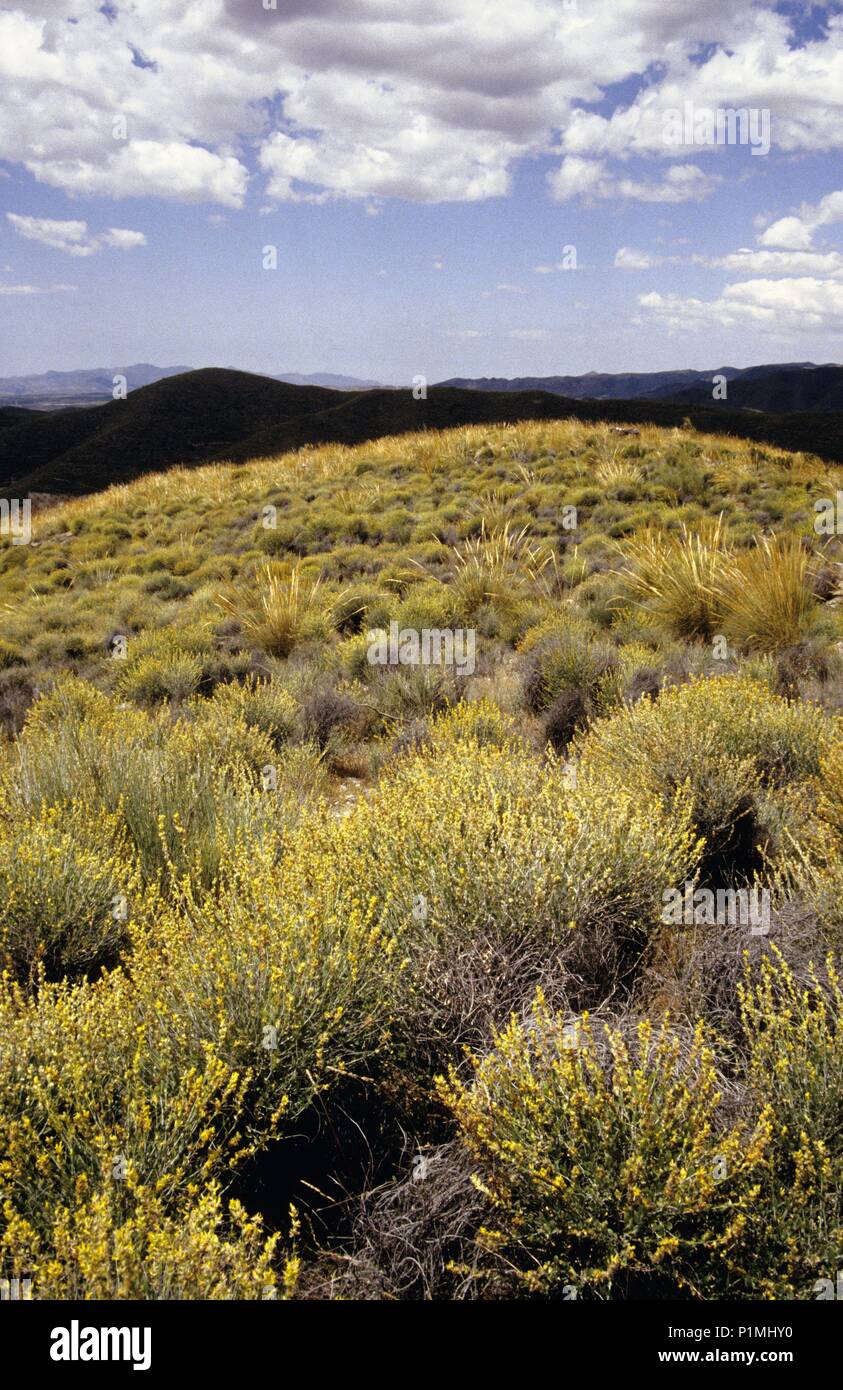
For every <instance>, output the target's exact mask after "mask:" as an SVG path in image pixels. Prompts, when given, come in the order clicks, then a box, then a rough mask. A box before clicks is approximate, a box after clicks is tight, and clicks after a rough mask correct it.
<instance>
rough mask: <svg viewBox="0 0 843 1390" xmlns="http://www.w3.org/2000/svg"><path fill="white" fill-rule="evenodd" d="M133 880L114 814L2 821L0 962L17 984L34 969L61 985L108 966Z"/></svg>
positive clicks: (53, 811)
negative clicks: (66, 977) (2, 961)
mask: <svg viewBox="0 0 843 1390" xmlns="http://www.w3.org/2000/svg"><path fill="white" fill-rule="evenodd" d="M136 879H137V871H136V868H135V866H134V864H133V862H132V858H131V855H130V854H129V853H128V849H127V846H126V845H125V843H121V835H120V826H119V817H118V816H117V815H111V816H104V815H101V814H97V813H96V812H92V811H91V810H90V809H89V808H87V807H85V806H82V805H76V806H72V807H69V808H62V809H61V810H60V809H59V808H57V807H51V808H43V809H42V810H41V811H40V812H39V813H38V814H36V815H34V816H32V817H20V816H19V815H17V816H7V817H4V820H3V823H2V826H0V957H2V958H4V959H5V963H6V966H7V967H8V968H10V969H11V970H12V972H13V974H14V975H15V976H16V977H17V978H18V979H21V980H27V979H31V978H32V977H33V974H34V973H35V972H36V971H37V970H38V969H39V968H40V969H43V971H44V973H45V975H46V977H47V978H48V979H60V978H62V977H63V976H68V977H74V976H76V975H79V974H83V973H86V972H89V971H93V970H95V969H96V968H98V967H99V966H101V965H105V964H109V963H112V962H113V961H114V959H115V958H116V956H117V953H118V951H119V949H120V947H121V946H122V945H123V944H124V943H125V941H126V938H127V927H126V918H127V915H128V904H129V902H130V900H131V898H132V896H133V894H134V893H135V892H136V890H137V883H136ZM124 905H125V906H124Z"/></svg>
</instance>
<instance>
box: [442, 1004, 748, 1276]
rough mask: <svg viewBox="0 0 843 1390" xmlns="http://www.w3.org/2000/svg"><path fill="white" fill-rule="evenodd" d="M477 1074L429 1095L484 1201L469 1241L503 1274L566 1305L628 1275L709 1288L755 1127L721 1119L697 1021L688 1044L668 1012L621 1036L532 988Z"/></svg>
mask: <svg viewBox="0 0 843 1390" xmlns="http://www.w3.org/2000/svg"><path fill="white" fill-rule="evenodd" d="M472 1070H473V1074H472V1076H471V1077H470V1079H469V1080H468V1081H464V1080H462V1079H460V1077H459V1076H458V1075H457V1073H456V1071H454V1070H452V1071H451V1073H450V1076H449V1077H448V1078H447V1079H441V1080H440V1083H439V1091H440V1095H441V1097H442V1099H443V1101H444V1102H445V1104H446V1105H447V1106H448V1107H449V1109H450V1110H451V1112H452V1114H453V1116H454V1118H455V1120H456V1122H457V1125H458V1127H459V1134H460V1138H461V1140H462V1142H463V1143H464V1144H465V1145H466V1146H467V1148H468V1150H469V1152H470V1154H471V1156H472V1158H473V1160H474V1162H475V1163H476V1165H477V1171H476V1177H475V1182H476V1184H477V1186H478V1187H479V1188H480V1191H481V1192H482V1193H483V1194H484V1195H485V1196H486V1197H487V1199H488V1202H489V1205H490V1215H489V1219H488V1224H487V1225H485V1226H484V1227H483V1228H482V1230H481V1232H480V1236H479V1240H480V1244H481V1246H482V1247H484V1248H485V1249H486V1250H487V1251H488V1252H489V1255H490V1257H491V1258H490V1266H489V1267H490V1268H491V1269H494V1268H495V1267H496V1266H497V1267H498V1269H499V1277H500V1278H503V1271H504V1269H505V1270H507V1271H509V1273H510V1274H511V1276H512V1278H513V1279H514V1281H515V1284H516V1286H517V1285H519V1284H520V1285H521V1286H522V1287H523V1289H524V1290H525V1291H530V1292H534V1293H535V1292H541V1293H556V1294H560V1293H561V1292H562V1290H563V1289H564V1288H566V1287H567V1289H568V1290H570V1292H569V1294H568V1296H575V1297H576V1296H582V1295H583V1294H584V1293H588V1294H589V1295H591V1296H597V1297H609V1296H611V1295H612V1293H613V1292H621V1293H623V1292H628V1291H629V1289H630V1288H631V1287H634V1286H635V1281H636V1280H637V1281H638V1285H639V1287H643V1288H645V1289H646V1288H648V1287H649V1288H650V1289H652V1288H653V1287H658V1285H659V1281H663V1282H664V1283H666V1285H667V1286H668V1287H673V1288H674V1289H675V1290H682V1291H684V1292H685V1293H686V1294H687V1293H691V1294H696V1295H702V1296H709V1295H710V1294H711V1293H712V1292H713V1291H714V1286H715V1285H716V1282H717V1275H716V1270H717V1267H718V1265H719V1262H720V1260H721V1258H722V1253H723V1251H724V1249H728V1247H729V1244H730V1242H731V1241H732V1240H733V1239H734V1238H735V1234H736V1230H737V1229H740V1228H739V1227H738V1228H736V1227H735V1226H734V1222H735V1218H736V1217H737V1216H738V1214H739V1213H740V1212H742V1211H743V1210H744V1209H745V1208H746V1207H747V1206H748V1205H749V1204H750V1203H751V1200H752V1195H753V1192H754V1191H755V1190H756V1189H755V1188H753V1186H752V1185H751V1184H750V1183H749V1182H748V1179H749V1178H751V1177H752V1176H753V1174H754V1171H755V1169H756V1168H757V1167H758V1165H759V1163H760V1160H761V1158H762V1156H763V1150H764V1144H765V1141H766V1129H765V1127H764V1125H763V1124H762V1125H759V1126H758V1127H756V1128H755V1130H754V1131H753V1132H752V1133H748V1132H746V1130H745V1129H743V1128H742V1127H740V1126H729V1125H727V1124H726V1123H725V1122H724V1120H723V1117H722V1115H721V1112H720V1100H721V1095H720V1087H719V1084H718V1078H717V1070H716V1066H715V1060H714V1054H713V1051H712V1047H711V1042H710V1040H709V1038H708V1037H707V1035H706V1030H705V1028H704V1025H703V1024H699V1025H698V1027H697V1028H696V1030H695V1032H694V1033H693V1035H692V1036H691V1037H690V1038H688V1039H687V1040H683V1039H681V1038H680V1037H679V1036H678V1035H677V1034H676V1033H674V1032H673V1031H672V1030H671V1028H670V1024H669V1020H668V1018H667V1017H665V1018H664V1019H663V1020H662V1022H661V1023H658V1024H655V1023H653V1022H652V1021H651V1020H649V1019H643V1020H642V1021H641V1022H640V1023H639V1024H638V1025H637V1027H636V1028H635V1029H627V1030H626V1032H624V1031H622V1030H620V1029H616V1028H612V1027H609V1026H608V1025H604V1024H600V1023H597V1022H592V1021H591V1020H590V1019H589V1018H588V1016H587V1015H585V1016H582V1017H578V1018H575V1019H574V1020H573V1021H570V1022H566V1021H565V1019H564V1017H563V1016H561V1015H554V1014H552V1013H551V1012H550V1011H549V1010H548V1009H547V1007H546V1005H545V1004H544V1001H543V999H542V997H541V995H539V996H538V997H537V999H536V1001H535V1007H534V1011H533V1015H532V1017H531V1018H530V1019H529V1020H528V1021H526V1022H519V1021H518V1020H516V1019H513V1020H512V1021H511V1022H510V1024H509V1026H508V1027H507V1028H505V1029H504V1030H503V1031H502V1032H501V1033H499V1034H498V1035H497V1036H496V1037H495V1039H494V1047H493V1049H492V1051H491V1052H490V1053H489V1054H488V1055H487V1056H485V1057H474V1058H472ZM494 1257H498V1258H497V1259H495V1258H494ZM648 1281H649V1283H648Z"/></svg>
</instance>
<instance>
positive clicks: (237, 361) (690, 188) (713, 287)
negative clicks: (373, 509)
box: [0, 0, 843, 384]
mask: <svg viewBox="0 0 843 1390" xmlns="http://www.w3.org/2000/svg"><path fill="white" fill-rule="evenodd" d="M268 4H269V0H268ZM727 110H731V111H736V110H737V111H740V112H743V113H746V114H745V116H742V117H741V121H743V122H744V124H740V123H739V124H737V125H736V126H735V127H734V129H733V132H732V135H733V136H735V135H737V137H738V139H740V137H741V133H743V136H744V138H745V143H743V144H741V143H728V142H727V143H723V144H710V143H706V136H705V132H706V129H707V128H708V127H707V125H706V122H707V121H709V120H711V121H713V120H714V119H715V118H716V114H717V113H718V112H723V111H727ZM677 113H679V118H680V120H681V121H682V122H683V123H684V124H683V137H682V143H680V144H676V143H672V142H671V139H670V138H669V137H668V134H667V132H668V131H669V129H671V126H670V122H671V121H672V120H675V119H676V117H677ZM688 113H690V115H689V114H688ZM753 119H754V121H755V125H754V126H753V125H752V124H751V121H752V120H753ZM766 120H769V128H768V129H769V151H767V149H766V142H765V141H764V140H763V139H762V136H763V132H764V130H765V129H767V127H765V124H764V123H765V121H766ZM686 136H687V137H689V138H686ZM753 143H755V145H756V146H757V147H758V148H759V149H760V148H762V147H763V148H764V153H756V154H754V153H753V152H752V144H753ZM841 146H843V14H842V13H841V7H840V6H839V5H837V4H827V5H821V6H803V5H799V4H787V5H780V6H773V5H770V4H766V3H759V4H755V5H752V4H744V5H742V6H740V7H736V6H735V5H734V3H733V0H729V2H728V3H727V0H701V3H698V4H696V5H694V6H689V5H687V3H685V0H577V3H576V4H566V3H565V0H552V3H551V2H550V0H522V2H521V3H520V4H519V5H518V6H513V5H512V3H511V0H506V3H503V0H489V3H486V2H485V0H424V2H423V3H422V0H405V3H403V4H402V5H400V6H399V5H397V4H395V3H385V0H308V2H307V3H303V0H278V8H277V9H276V11H274V12H273V11H272V10H271V8H269V7H265V5H264V0H126V3H121V0H112V3H111V5H110V6H107V7H103V5H102V4H101V3H96V0H49V3H47V0H17V2H15V0H12V3H9V2H8V0H6V4H5V5H0V171H2V174H3V176H2V177H0V319H2V330H0V373H2V374H3V375H11V374H14V373H17V372H33V371H44V370H48V369H59V370H62V369H69V368H72V367H78V366H99V365H106V366H117V365H126V364H128V363H131V362H135V361H152V362H156V363H159V364H162V365H169V364H174V363H185V364H189V365H193V366H203V365H218V366H237V367H241V368H244V369H248V370H253V371H270V372H280V371H285V370H288V371H301V372H311V371H335V372H347V373H351V374H354V375H358V376H364V377H371V378H375V379H377V380H380V381H384V382H391V383H396V384H405V383H407V382H409V381H410V380H411V378H412V377H413V376H414V375H416V374H418V373H422V374H424V375H425V376H427V377H428V379H429V380H431V381H435V380H437V379H441V378H443V377H446V376H451V375H468V376H480V375H503V376H517V375H551V374H562V373H569V372H570V373H573V372H584V371H589V370H598V371H630V370H640V371H647V370H659V369H665V368H669V367H677V366H688V367H698V368H703V367H715V366H720V365H723V364H731V365H735V366H746V365H750V364H751V363H753V362H761V361H776V360H807V359H811V360H814V361H834V360H841V359H843V350H841V334H843V163H841V157H840V151H841ZM266 246H274V247H276V248H277V269H265V268H264V266H263V264H262V262H263V259H264V257H263V249H264V247H266ZM566 247H567V248H574V255H575V259H576V266H575V268H574V267H573V266H571V265H570V262H571V260H572V255H571V252H570V249H569V251H568V252H567V253H566V251H565V248H566ZM566 261H567V262H568V263H569V264H568V267H567V268H559V267H560V266H563V265H564V264H565V262H566Z"/></svg>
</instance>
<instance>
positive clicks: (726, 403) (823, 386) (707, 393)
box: [0, 362, 843, 414]
mask: <svg viewBox="0 0 843 1390" xmlns="http://www.w3.org/2000/svg"><path fill="white" fill-rule="evenodd" d="M192 370H193V368H191V367H184V366H182V367H156V366H154V365H153V364H152V363H150V362H136V363H135V364H134V365H133V366H131V367H91V368H85V369H80V370H78V371H72V372H45V373H43V374H42V375H40V376H39V375H34V376H14V377H0V407H1V406H12V405H13V406H21V407H23V408H25V409H28V410H60V409H66V408H67V407H69V406H81V405H85V406H92V405H103V404H105V403H106V402H108V401H110V400H112V398H113V397H112V391H113V384H114V378H115V376H124V377H125V378H126V384H127V388H128V390H129V391H130V392H131V391H136V390H138V389H139V388H140V387H142V386H151V385H153V384H154V383H155V382H156V381H163V380H165V379H166V378H168V377H173V376H181V375H184V374H185V373H188V372H190V371H192ZM223 370H226V371H229V370H230V371H234V370H236V369H235V368H225V369H223ZM264 375H265V377H266V379H268V380H270V381H281V382H286V383H288V384H289V385H291V386H322V387H325V388H326V389H328V390H331V391H355V392H356V391H386V390H391V389H398V388H391V387H388V386H384V385H383V384H382V383H380V382H377V381H371V380H366V379H364V378H361V377H355V376H341V375H337V374H336V373H333V372H312V373H310V374H309V375H306V374H304V373H302V372H274V373H271V372H267V373H265V374H264ZM715 378H725V380H726V383H727V387H726V391H727V394H726V399H725V400H723V399H722V396H719V397H718V399H715V398H714V394H713V383H714V380H715ZM437 386H438V387H448V388H454V389H455V390H460V391H485V392H489V391H491V392H496V393H501V392H516V393H517V392H523V391H546V392H548V393H549V394H550V395H553V396H566V397H567V398H568V399H569V400H574V401H585V400H590V401H634V400H635V401H643V400H652V401H677V402H680V403H682V404H692V405H713V406H719V407H721V408H723V409H738V410H764V411H772V412H773V413H774V414H787V413H790V412H791V411H803V410H820V411H834V410H843V366H839V365H836V364H834V363H827V364H826V365H825V366H816V365H815V364H814V363H813V362H773V363H767V364H763V365H761V366H758V367H714V368H712V369H711V370H710V371H704V372H703V371H692V370H690V369H689V370H679V371H669V372H586V373H585V374H584V375H582V376H523V377H512V378H508V377H449V378H448V380H447V381H440V382H438V383H437Z"/></svg>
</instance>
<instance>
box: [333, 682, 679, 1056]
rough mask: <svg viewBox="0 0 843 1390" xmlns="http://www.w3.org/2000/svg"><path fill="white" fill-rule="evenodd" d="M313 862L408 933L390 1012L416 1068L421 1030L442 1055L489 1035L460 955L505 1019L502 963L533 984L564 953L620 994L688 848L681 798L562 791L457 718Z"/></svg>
mask: <svg viewBox="0 0 843 1390" xmlns="http://www.w3.org/2000/svg"><path fill="white" fill-rule="evenodd" d="M470 708H471V707H470V706H469V707H467V709H468V710H470ZM480 727H481V728H482V725H481V726H480ZM487 733H488V728H487V729H486V730H484V731H483V735H482V736H483V737H486V736H487ZM496 737H497V738H498V739H505V738H506V736H505V731H504V730H499V731H498V732H497V734H496ZM321 856H322V858H323V860H324V861H325V862H326V863H331V864H332V865H334V873H335V874H336V875H337V876H338V878H339V879H340V880H341V881H342V882H344V883H347V884H348V885H351V884H358V883H360V884H365V885H366V886H367V891H368V892H369V893H370V894H371V899H372V901H373V902H374V903H376V904H378V905H379V911H382V912H383V913H384V914H385V920H386V921H387V922H389V923H390V924H391V927H392V930H393V931H394V932H395V934H396V935H398V936H400V937H401V939H402V941H403V942H404V949H405V950H406V952H407V953H408V956H409V959H410V962H411V967H410V968H409V969H408V972H407V974H406V977H405V978H406V985H407V989H406V991H404V992H403V994H402V1002H401V1004H400V1006H399V1005H398V1004H397V1005H396V1007H397V1010H398V1015H399V1019H400V1026H401V1030H402V1034H403V1036H404V1037H405V1039H406V1038H407V1037H412V1038H413V1039H414V1040H415V1041H414V1047H415V1052H416V1060H414V1061H412V1062H411V1063H410V1066H411V1067H413V1068H415V1067H416V1066H417V1065H421V1064H422V1063H421V1058H422V1048H421V1038H422V1034H423V1035H424V1037H425V1039H426V1042H427V1045H428V1046H429V1047H431V1048H432V1049H433V1050H434V1052H436V1051H437V1050H438V1051H440V1052H441V1049H442V1048H445V1049H451V1048H453V1047H455V1046H457V1045H458V1042H459V1040H460V1039H461V1038H463V1037H465V1036H466V1032H468V1033H470V1034H471V1035H472V1036H474V1037H476V1035H477V1030H480V1031H481V1032H482V1030H483V1028H484V1027H485V1028H486V1029H488V1023H489V1018H488V1016H486V1017H482V1016H477V1015H476V1014H475V1006H474V1003H473V1002H472V1001H473V999H474V996H475V995H476V994H477V993H478V991H477V988H476V987H477V983H478V982H477V980H476V979H475V980H472V978H471V971H470V970H466V968H465V965H464V958H469V957H472V956H474V958H475V959H476V957H477V953H479V955H480V956H482V954H483V952H488V953H489V954H490V956H492V957H497V958H498V960H499V962H500V967H499V968H500V972H501V973H500V976H499V979H498V984H499V986H500V988H499V990H498V991H497V1007H500V1005H501V1003H502V1004H503V1009H504V1013H506V1011H507V1010H508V1008H509V1007H515V1005H516V1004H517V1003H518V1002H519V1001H518V1000H517V999H513V998H512V997H511V995H509V994H508V993H507V990H509V989H511V988H513V987H514V985H513V984H512V982H507V980H506V970H507V967H506V966H505V963H504V962H505V961H506V960H507V959H510V958H512V957H513V956H517V957H519V958H520V959H522V960H524V961H525V962H527V961H528V958H531V959H530V960H529V968H530V969H531V970H533V971H538V972H539V976H540V977H544V976H545V975H547V974H548V973H555V974H556V975H557V976H558V975H559V973H560V972H563V973H564V968H565V966H566V964H567V963H569V962H570V963H571V969H576V970H577V971H578V973H579V975H580V977H581V983H580V985H579V988H580V989H581V990H582V991H583V992H585V993H588V994H589V995H590V996H591V997H595V995H596V996H597V997H604V996H605V994H606V993H608V992H610V991H611V990H612V989H613V988H619V987H620V985H621V984H622V983H623V982H624V981H625V980H626V977H627V976H628V975H629V973H630V971H631V970H632V969H633V967H634V964H635V962H636V960H637V958H638V956H639V955H640V952H641V950H642V948H643V945H644V943H645V941H646V938H647V932H648V929H649V927H650V926H651V924H652V923H653V922H655V921H656V919H657V917H658V914H659V912H660V910H661V902H662V892H663V889H664V887H665V885H667V884H671V883H674V882H677V881H679V879H680V877H681V876H682V875H683V874H684V872H685V871H686V867H687V866H688V865H689V864H693V863H694V862H695V858H696V847H695V843H694V840H693V837H692V836H691V834H690V831H689V828H688V823H687V816H686V813H685V812H684V811H683V809H682V808H681V807H680V806H679V805H672V806H671V807H670V809H662V807H661V806H660V805H659V804H658V802H657V801H656V800H655V799H654V798H648V797H647V796H646V795H642V794H641V792H640V791H639V790H637V789H636V791H635V792H634V793H628V792H626V791H625V790H623V789H621V788H619V787H618V785H617V783H616V782H613V781H612V780H611V779H606V780H605V781H603V782H602V783H601V784H600V786H599V788H598V787H597V786H594V785H589V784H588V783H587V782H585V781H584V780H583V779H578V785H577V786H576V787H575V788H574V787H572V786H571V785H570V782H569V779H568V776H567V772H566V769H564V768H563V767H561V766H559V765H557V764H556V763H551V764H549V765H543V764H542V763H541V762H539V761H538V759H536V758H535V757H533V756H532V755H531V754H530V753H529V752H528V751H527V750H526V748H524V747H523V745H519V744H518V742H517V741H515V740H509V739H506V741H501V742H499V743H497V744H495V743H485V744H482V745H481V744H480V743H479V742H478V741H477V740H476V738H475V737H474V736H473V734H472V732H471V730H470V729H468V730H466V731H465V733H463V732H462V730H461V729H460V727H459V721H458V720H457V717H456V711H455V712H454V713H449V714H448V715H446V716H444V718H443V719H442V720H434V721H433V723H432V725H431V728H430V733H429V741H428V743H427V744H426V745H425V746H424V747H423V748H422V750H421V751H420V753H419V754H418V755H417V756H412V755H410V756H407V757H405V758H402V759H401V760H400V761H398V762H397V763H396V764H394V765H393V767H392V768H390V769H387V770H386V771H385V773H384V774H383V775H382V778H381V782H380V783H379V785H378V787H377V789H376V790H375V792H374V794H373V795H372V796H371V797H369V798H364V799H361V800H360V801H358V802H357V804H356V805H355V806H354V808H353V809H352V810H351V812H350V813H349V814H348V815H347V816H346V817H345V818H344V819H343V820H342V821H340V822H339V824H337V825H335V826H333V827H332V828H331V833H330V834H329V835H328V836H327V837H326V839H325V841H324V843H323V844H322V847H321ZM337 891H339V890H337ZM414 908H415V909H417V911H416V912H415V913H414ZM483 968H484V969H485V967H483ZM525 968H526V967H525ZM533 983H535V975H534V978H533ZM518 988H520V989H522V993H523V980H522V982H521V984H520V985H518ZM487 1002H488V1000H487ZM483 1007H485V1005H483ZM493 1007H494V1004H493ZM478 1009H479V1013H480V1014H481V1015H482V1008H481V1007H480V1005H479V1002H478Z"/></svg>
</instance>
